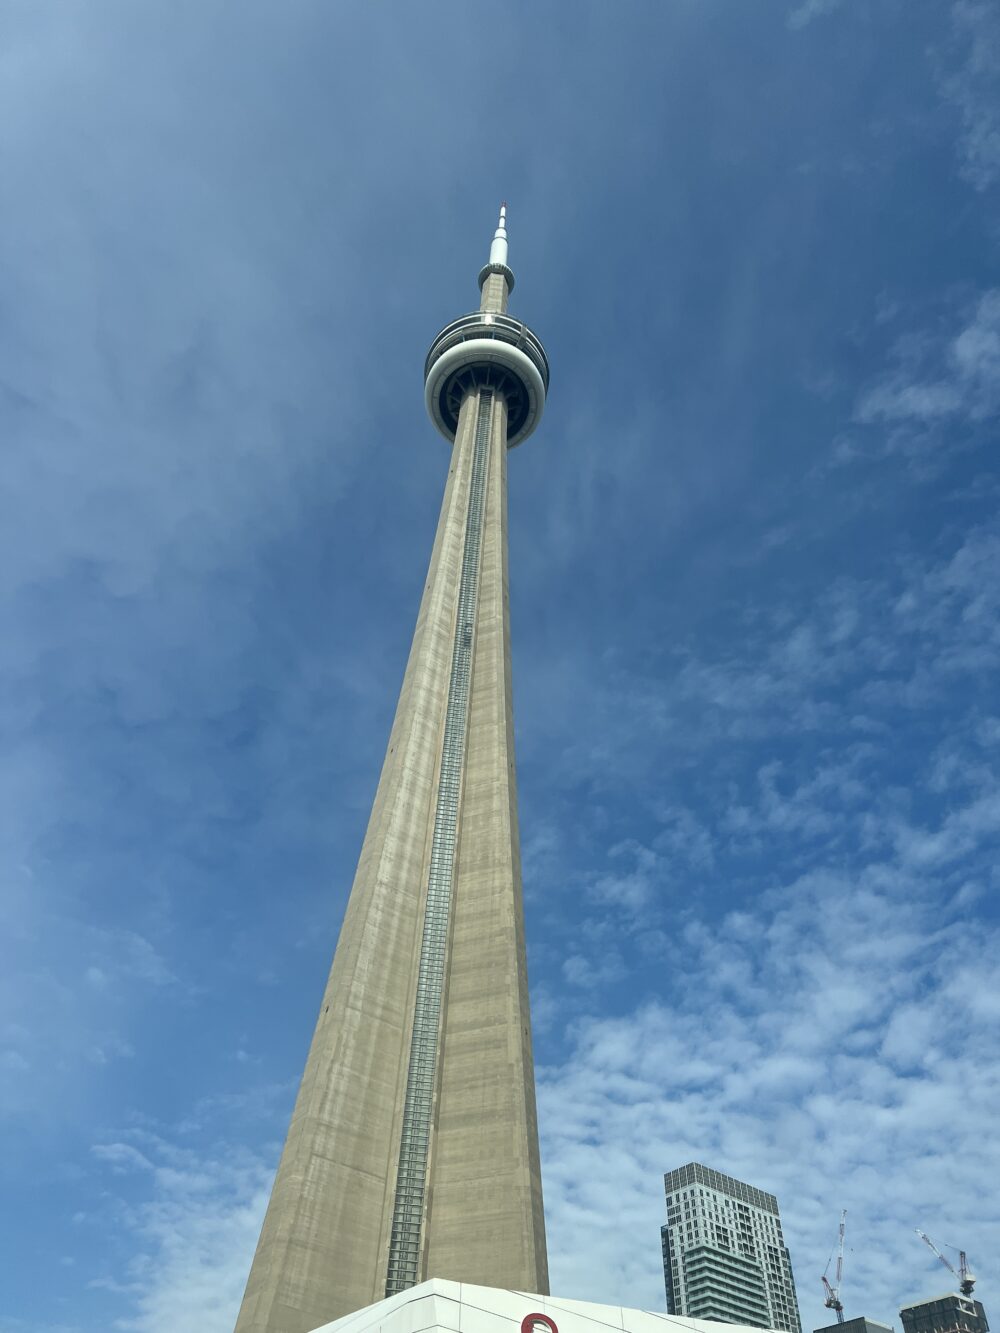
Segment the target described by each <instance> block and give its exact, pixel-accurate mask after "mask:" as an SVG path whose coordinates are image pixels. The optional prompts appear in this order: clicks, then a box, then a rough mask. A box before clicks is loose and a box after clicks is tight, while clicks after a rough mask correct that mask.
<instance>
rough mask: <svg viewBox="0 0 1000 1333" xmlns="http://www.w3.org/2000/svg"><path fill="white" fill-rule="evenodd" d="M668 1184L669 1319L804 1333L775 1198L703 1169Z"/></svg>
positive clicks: (673, 1175) (676, 1174) (682, 1171)
mask: <svg viewBox="0 0 1000 1333" xmlns="http://www.w3.org/2000/svg"><path fill="white" fill-rule="evenodd" d="M663 1184H664V1189H665V1191H666V1200H667V1221H666V1225H665V1226H663V1227H661V1229H660V1240H661V1246H662V1251H663V1278H664V1284H665V1286H666V1291H667V1311H668V1313H669V1314H675V1315H687V1316H688V1317H690V1318H693V1319H711V1320H716V1321H720V1322H722V1323H727V1324H751V1325H754V1326H756V1327H757V1328H774V1329H782V1330H785V1331H786V1333H801V1329H802V1324H801V1320H800V1318H799V1304H798V1300H797V1298H796V1295H795V1279H794V1277H793V1275H792V1263H791V1259H790V1258H789V1254H788V1249H787V1248H786V1246H785V1242H784V1239H783V1237H782V1233H781V1218H780V1217H779V1215H778V1201H777V1199H776V1198H775V1197H774V1195H773V1194H768V1193H766V1192H765V1191H764V1190H759V1189H755V1188H754V1186H752V1185H745V1184H744V1183H743V1182H742V1181H740V1180H735V1179H734V1178H733V1177H732V1176H727V1175H723V1173H722V1172H721V1171H714V1170H712V1168H711V1167H707V1166H702V1165H701V1164H700V1163H699V1162H691V1163H689V1164H688V1165H687V1166H682V1167H680V1168H679V1169H678V1170H676V1171H668V1172H667V1174H666V1175H665V1176H664V1178H663Z"/></svg>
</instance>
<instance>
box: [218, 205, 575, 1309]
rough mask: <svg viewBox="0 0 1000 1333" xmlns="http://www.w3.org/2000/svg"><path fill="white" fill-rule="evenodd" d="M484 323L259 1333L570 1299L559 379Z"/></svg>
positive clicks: (293, 1131)
mask: <svg viewBox="0 0 1000 1333" xmlns="http://www.w3.org/2000/svg"><path fill="white" fill-rule="evenodd" d="M479 287H480V294H481V295H480V306H479V310H478V311H476V312H475V313H474V314H469V315H464V316H463V317H462V318H461V319H457V320H455V321H454V322H453V323H451V324H448V325H447V326H446V327H445V328H444V329H442V330H441V332H440V333H439V334H438V335H437V337H436V338H435V339H434V341H433V343H432V344H431V348H430V351H429V353H428V355H427V360H426V363H425V367H424V383H425V390H424V392H425V402H426V406H427V411H428V413H429V415H430V417H431V420H432V421H433V422H434V424H435V426H436V427H437V429H438V430H439V431H440V433H441V434H442V435H443V436H444V437H445V438H446V439H447V440H449V441H451V442H452V452H451V461H450V466H449V469H448V478H447V482H446V485H445V494H444V501H443V504H442V507H441V515H440V519H439V521H438V528H437V534H436V537H435V540H434V547H433V550H432V553H431V561H430V568H429V571H428V576H427V581H426V584H425V587H424V591H423V596H422V600H421V604H420V610H419V613H418V616H417V624H416V629H415V632H414V636H413V644H412V647H411V649H410V656H409V660H408V662H407V666H406V672H405V675H404V678H403V686H402V690H401V692H400V696H399V702H398V705H397V709H396V716H395V720H394V722H393V727H392V731H391V733H390V736H389V745H388V749H387V751H386V755H385V759H384V762H383V767H382V775H381V778H380V780H379V784H378V789H377V791H376V794H375V801H374V805H373V808H372V813H371V817H370V820H369V823H368V830H367V833H366V835H365V839H364V843H363V845H362V849H361V856H360V859H359V862H358V868H357V872H356V874H355V878H354V883H353V886H352V888H351V892H350V897H349V899H348V903H347V909H346V912H345V915H344V922H343V926H342V928H341V933H340V939H339V941H338V944H337V949H336V953H335V955H334V960H333V966H332V969H331V971H330V977H329V980H328V982H327V987H326V991H325V994H324V996H323V1000H322V1003H321V1005H320V1013H319V1018H318V1021H317V1024H316V1029H315V1032H314V1035H313V1039H312V1045H311V1047H310V1050H309V1055H308V1058H307V1061H306V1067H305V1072H304V1073H303V1076H302V1082H301V1084H300V1087H299V1092H298V1096H297V1098H296V1102H295V1108H294V1110H293V1113H292V1120H291V1125H290V1127H289V1131H288V1137H287V1139H286V1142H285V1146H284V1150H283V1152H282V1155H281V1159H280V1161H279V1164H278V1171H277V1175H276V1177H275V1181H274V1187H273V1190H272V1193H271V1198H270V1201H269V1203H268V1207H267V1211H266V1214H265V1217H264V1223H263V1227H262V1230H261V1235H260V1240H259V1242H258V1245H257V1250H256V1253H255V1255H254V1259H253V1264H252V1267H251V1269H250V1276H249V1278H248V1281H247V1286H246V1291H245V1294H244V1297H243V1303H242V1306H241V1308H240V1313H239V1318H238V1320H237V1324H236V1330H237V1333H311V1330H314V1329H316V1328H318V1327H319V1326H320V1325H323V1324H325V1323H328V1322H329V1321H331V1320H335V1319H338V1318H340V1317H341V1316H343V1315H347V1314H350V1313H352V1312H353V1311H356V1310H359V1309H361V1308H363V1307H365V1306H368V1305H372V1304H373V1303H375V1302H377V1301H380V1300H382V1299H383V1298H385V1297H388V1296H393V1295H395V1294H397V1293H399V1292H401V1291H405V1290H406V1289H407V1288H409V1287H412V1286H415V1285H417V1284H418V1283H421V1282H424V1281H425V1280H427V1279H429V1278H446V1279H451V1280H453V1281H457V1282H465V1283H472V1284H477V1285H479V1286H485V1287H494V1288H504V1289H507V1290H515V1291H522V1292H535V1293H538V1294H540V1295H544V1294H546V1293H547V1292H548V1269H547V1262H546V1250H545V1227H544V1217H543V1210H542V1184H541V1173H540V1167H539V1157H538V1130H537V1122H536V1115H535V1087H534V1065H533V1059H532V1050H531V1024H530V1015H529V1006H528V977H527V965H526V960H525V937H524V915H523V907H522V894H521V867H520V843H519V835H518V814H517V789H516V777H515V765H514V726H513V706H512V699H513V691H512V682H511V654H510V628H509V619H508V595H507V453H508V450H509V449H510V448H512V447H513V446H514V445H516V444H520V443H521V442H522V441H523V440H525V439H527V437H528V436H529V435H530V434H531V433H532V432H533V431H534V430H535V429H536V428H537V426H538V424H539V422H540V420H541V417H542V412H543V410H544V407H545V396H546V393H547V391H548V385H549V367H548V361H547V359H546V356H545V350H544V348H543V347H542V344H541V343H540V342H539V340H538V338H537V337H536V336H535V335H534V334H533V333H532V332H531V330H530V329H529V328H528V327H527V326H526V325H525V324H523V323H521V322H520V321H519V320H516V319H514V318H512V317H511V316H510V315H508V313H507V303H508V298H509V296H510V293H511V291H512V290H513V287H514V275H513V273H512V272H511V270H510V268H509V267H508V263H507V227H506V207H505V206H504V207H502V208H501V210H500V221H499V224H498V226H497V229H496V232H495V233H494V236H493V242H492V245H491V246H490V253H489V260H488V262H487V263H486V264H485V265H484V267H483V269H482V271H481V272H480V274H479Z"/></svg>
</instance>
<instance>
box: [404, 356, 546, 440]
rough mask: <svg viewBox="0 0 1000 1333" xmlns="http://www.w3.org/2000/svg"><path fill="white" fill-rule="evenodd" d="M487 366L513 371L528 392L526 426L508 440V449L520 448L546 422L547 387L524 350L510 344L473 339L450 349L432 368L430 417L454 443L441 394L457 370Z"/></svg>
mask: <svg viewBox="0 0 1000 1333" xmlns="http://www.w3.org/2000/svg"><path fill="white" fill-rule="evenodd" d="M484 362H492V363H493V364H495V365H500V366H503V367H504V369H506V370H509V371H510V372H511V374H512V375H516V376H517V378H518V379H519V380H520V381H521V383H522V384H523V385H524V387H525V390H526V391H527V395H528V413H527V416H526V417H525V419H524V425H523V426H522V427H521V429H520V430H519V431H518V432H517V434H516V435H515V436H513V438H510V439H508V440H507V448H508V449H513V448H514V446H515V445H516V444H520V443H521V442H522V441H523V440H526V439H527V438H528V436H529V435H530V434H531V432H532V431H533V430H534V429H535V427H536V426H537V425H538V423H539V421H541V419H542V411H543V409H544V407H545V384H544V382H543V380H542V377H541V374H540V373H539V370H538V367H537V366H536V365H535V363H534V362H533V361H532V359H531V358H530V357H529V356H528V355H527V353H525V352H522V351H521V350H520V348H517V347H512V346H511V344H510V343H505V342H501V340H500V339H499V338H470V339H468V341H467V342H460V343H456V344H455V346H454V347H449V349H448V351H447V352H442V354H441V355H440V356H439V357H438V359H437V360H436V361H435V362H434V364H433V365H432V366H431V368H430V372H429V374H428V376H427V382H426V384H425V385H424V403H425V404H426V406H427V414H428V416H429V417H430V419H431V420H432V421H433V422H434V425H435V426H436V427H437V428H438V430H439V431H440V432H441V434H442V435H443V436H444V437H445V439H446V440H454V438H455V437H454V435H453V433H452V432H451V431H450V430H449V429H448V427H447V426H446V424H445V421H444V418H443V417H442V415H441V407H440V398H441V390H442V388H443V387H444V384H445V382H446V381H447V380H448V379H449V378H450V377H451V375H453V374H454V372H455V371H456V370H461V369H462V367H463V366H476V365H482V364H483V363H484Z"/></svg>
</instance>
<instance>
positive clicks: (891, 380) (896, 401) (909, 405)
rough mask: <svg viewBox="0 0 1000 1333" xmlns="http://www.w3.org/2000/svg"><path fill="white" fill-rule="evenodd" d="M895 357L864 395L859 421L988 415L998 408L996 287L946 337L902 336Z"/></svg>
mask: <svg viewBox="0 0 1000 1333" xmlns="http://www.w3.org/2000/svg"><path fill="white" fill-rule="evenodd" d="M894 360H895V362H896V364H895V366H894V368H893V369H892V370H891V371H889V372H888V374H886V375H884V376H882V378H881V379H879V380H878V381H877V382H876V383H875V384H874V385H873V386H872V387H871V388H870V389H868V390H867V391H866V392H865V393H864V394H863V395H862V397H861V399H860V401H859V403H858V406H857V410H856V416H857V419H858V420H859V421H860V422H862V423H871V422H874V421H885V422H918V423H923V424H928V423H933V422H936V421H939V420H941V419H944V418H952V417H964V418H968V419H969V420H971V421H982V420H983V419H984V418H986V417H988V416H990V415H991V414H992V413H993V412H995V411H996V410H997V407H998V406H1000V289H997V288H991V289H990V290H989V291H986V292H984V293H983V294H982V295H981V296H980V297H979V299H978V301H977V302H976V305H975V307H974V308H973V310H972V311H971V312H970V314H969V316H968V317H967V320H966V322H965V324H964V325H963V326H962V327H961V328H960V329H959V330H958V332H957V333H954V334H952V335H951V336H950V337H949V338H947V339H944V340H942V339H938V338H931V337H926V336H925V337H922V338H914V337H913V336H912V335H909V336H907V337H906V338H903V339H900V341H899V342H898V343H897V345H896V348H895V351H894Z"/></svg>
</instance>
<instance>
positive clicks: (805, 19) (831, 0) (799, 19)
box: [788, 0, 841, 28]
mask: <svg viewBox="0 0 1000 1333" xmlns="http://www.w3.org/2000/svg"><path fill="white" fill-rule="evenodd" d="M840 3H841V0H802V4H800V5H797V6H796V7H795V9H793V10H792V11H791V13H790V14H789V15H788V26H789V27H790V28H804V27H806V25H807V24H809V23H812V21H813V19H817V18H820V17H821V16H822V15H823V14H832V13H833V11H834V10H835V9H838V8H839V6H840Z"/></svg>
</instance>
